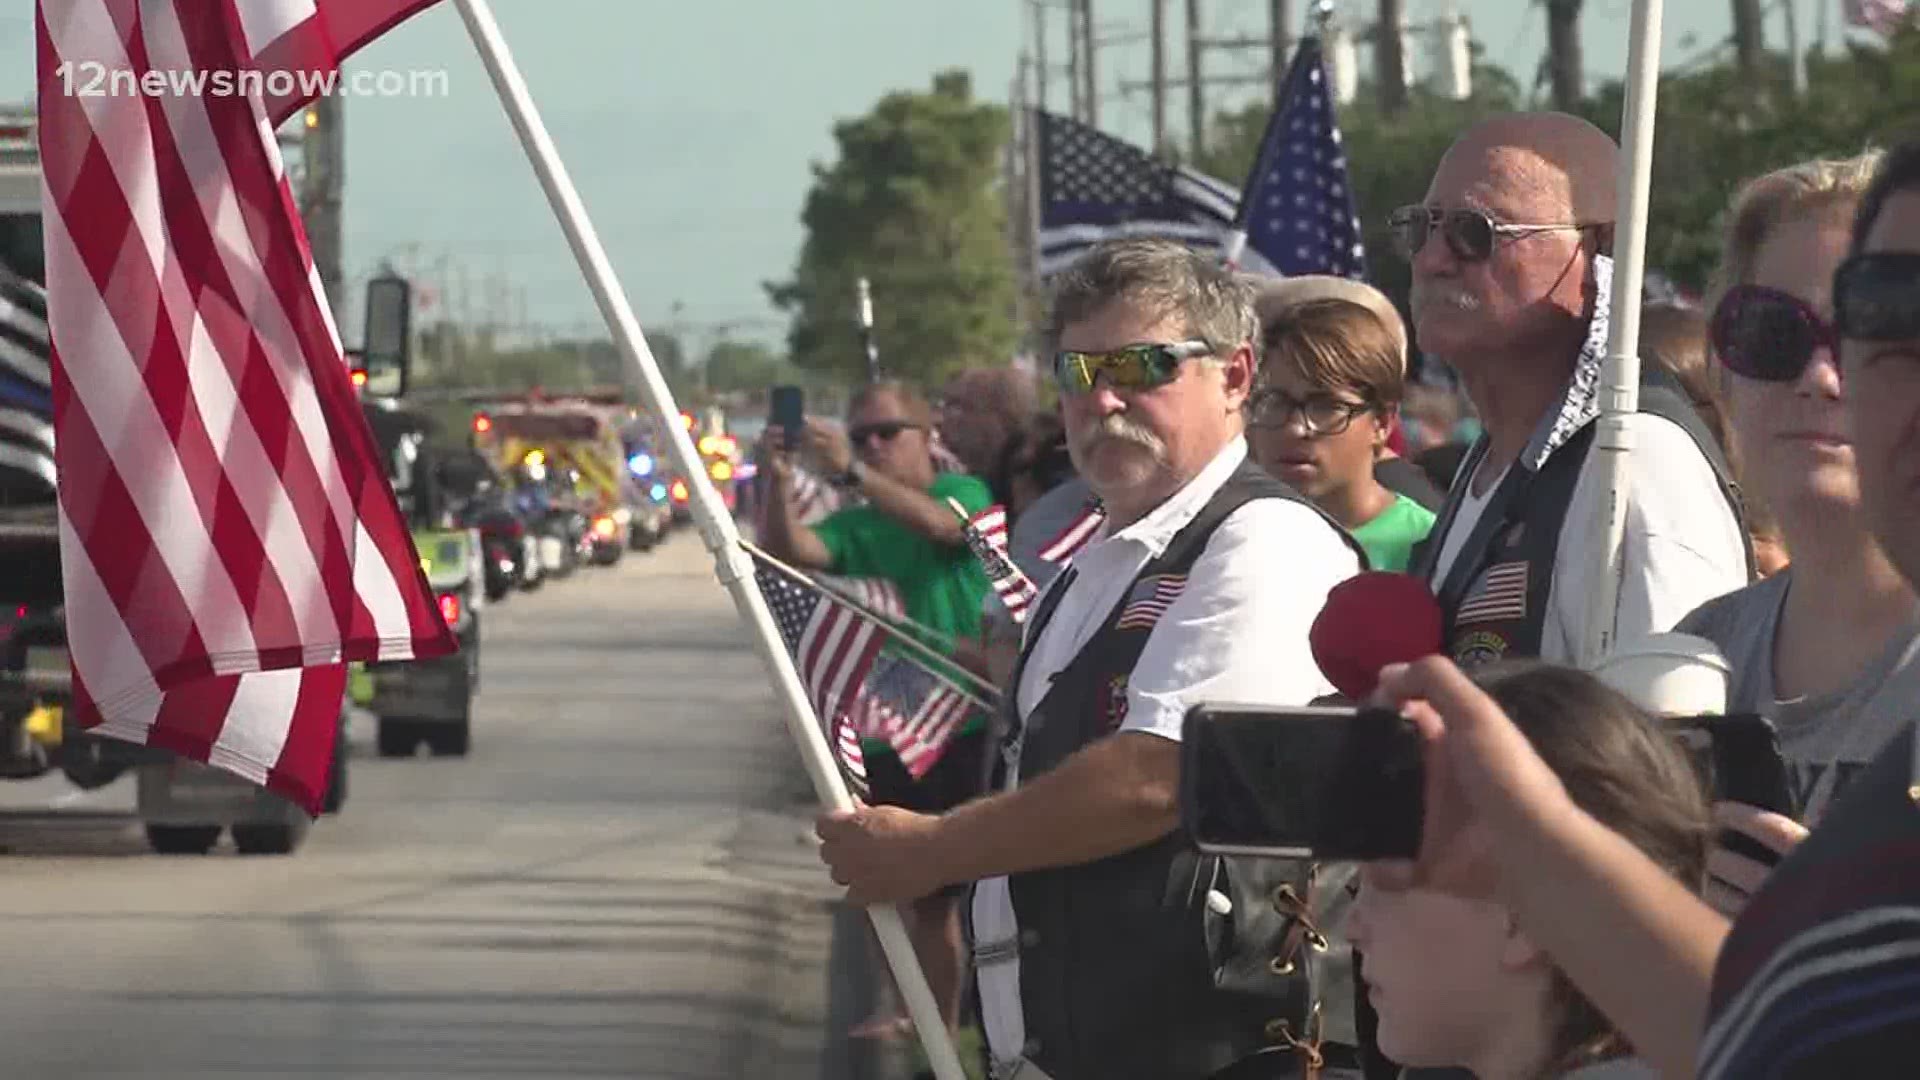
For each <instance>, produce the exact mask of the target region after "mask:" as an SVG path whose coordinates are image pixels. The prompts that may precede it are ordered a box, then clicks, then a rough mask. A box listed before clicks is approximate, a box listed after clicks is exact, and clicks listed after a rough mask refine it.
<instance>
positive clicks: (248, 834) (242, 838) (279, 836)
mask: <svg viewBox="0 0 1920 1080" xmlns="http://www.w3.org/2000/svg"><path fill="white" fill-rule="evenodd" d="M306 838H307V823H306V822H305V821H304V820H302V821H296V822H291V823H287V824H282V825H235V826H234V827H233V846H234V847H236V848H238V849H240V854H242V855H291V854H293V853H294V852H295V851H297V850H299V848H300V841H302V840H305V839H306Z"/></svg>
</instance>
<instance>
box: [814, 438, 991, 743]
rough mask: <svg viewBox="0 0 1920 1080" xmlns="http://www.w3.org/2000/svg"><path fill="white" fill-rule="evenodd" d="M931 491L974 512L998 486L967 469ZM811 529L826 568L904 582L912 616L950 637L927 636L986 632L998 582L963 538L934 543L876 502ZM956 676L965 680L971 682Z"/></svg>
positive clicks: (943, 647) (973, 722)
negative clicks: (983, 615) (989, 601)
mask: <svg viewBox="0 0 1920 1080" xmlns="http://www.w3.org/2000/svg"><path fill="white" fill-rule="evenodd" d="M927 494H928V495H929V496H930V497H932V499H933V500H934V501H935V502H937V503H939V504H941V505H942V506H945V505H946V501H947V500H948V499H953V500H954V501H956V502H958V503H959V504H960V505H961V506H963V507H965V508H966V510H967V513H968V515H969V516H971V515H973V514H977V513H979V512H980V511H982V510H985V509H986V508H987V507H988V506H991V505H992V504H993V493H992V492H991V491H990V490H988V488H987V485H986V484H985V483H983V482H981V481H980V480H978V479H977V478H975V477H972V476H967V475H964V474H961V473H941V474H939V475H938V476H936V477H934V479H933V486H932V487H929V488H928V489H927ZM813 532H814V535H816V536H818V537H819V538H820V542H821V543H822V544H824V545H826V548H827V553H828V554H829V555H831V556H832V557H833V565H832V566H830V567H828V568H827V572H828V573H831V574H840V575H843V576H845V577H869V578H882V579H885V580H887V581H891V582H893V583H894V584H895V585H896V586H898V587H899V589H900V598H901V601H902V602H903V603H904V604H905V605H906V609H907V618H909V619H912V620H913V621H914V622H917V623H919V624H920V625H922V626H925V627H927V628H928V629H930V630H934V631H937V632H939V633H941V634H943V635H946V637H947V639H948V641H946V642H940V641H928V642H926V644H928V645H931V646H932V647H934V648H936V649H938V650H940V651H941V652H943V653H950V652H951V651H952V645H951V642H952V641H956V640H959V639H962V638H977V637H979V636H980V607H981V601H983V600H984V599H986V595H987V593H989V592H991V591H992V588H993V587H992V585H991V584H990V583H989V582H988V581H987V574H986V571H984V570H982V569H981V568H980V560H978V559H976V558H974V557H973V552H972V551H970V550H968V548H967V546H966V545H965V544H955V545H953V546H951V547H949V546H946V545H942V544H936V543H934V542H933V541H932V540H929V539H927V538H926V537H924V536H921V535H920V534H919V533H917V532H914V531H913V530H912V529H910V528H908V527H907V526H906V525H905V524H904V523H902V522H900V521H898V520H896V519H894V518H892V517H889V516H887V515H886V514H885V513H884V512H882V511H881V510H880V509H879V508H878V507H875V506H873V505H871V504H868V505H865V506H854V507H849V508H847V509H845V510H842V511H839V512H838V513H836V514H833V515H831V516H829V517H828V518H827V519H826V520H825V521H822V522H820V523H819V524H817V525H815V526H814V527H813ZM956 681H957V682H959V684H960V685H961V686H963V687H964V686H970V685H971V684H970V683H969V682H966V681H963V680H956ZM983 722H984V720H983V718H982V717H980V716H979V715H978V714H976V715H975V716H974V717H972V718H970V719H969V720H968V721H967V723H966V725H965V726H964V727H963V728H962V729H961V730H962V731H969V732H970V731H973V730H976V729H977V728H979V727H980V726H981V725H982V723H983Z"/></svg>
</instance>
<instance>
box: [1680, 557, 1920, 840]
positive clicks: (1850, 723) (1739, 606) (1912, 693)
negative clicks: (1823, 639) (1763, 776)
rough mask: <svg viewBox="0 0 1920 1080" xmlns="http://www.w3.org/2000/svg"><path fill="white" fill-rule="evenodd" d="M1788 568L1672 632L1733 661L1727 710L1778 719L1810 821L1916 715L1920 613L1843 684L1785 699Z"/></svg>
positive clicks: (1700, 611)
mask: <svg viewBox="0 0 1920 1080" xmlns="http://www.w3.org/2000/svg"><path fill="white" fill-rule="evenodd" d="M1792 574H1793V571H1792V570H1791V569H1789V570H1783V571H1781V572H1780V573H1778V574H1775V575H1774V576H1772V577H1770V578H1765V579H1763V580H1760V581H1757V582H1754V583H1753V584H1752V585H1748V586H1747V587H1746V588H1744V589H1739V590H1737V591H1734V592H1730V593H1728V594H1727V595H1725V596H1722V597H1719V598H1717V599H1714V600H1709V601H1708V602H1706V603H1705V604H1702V605H1700V606H1699V607H1698V608H1695V609H1694V610H1693V611H1691V612H1689V613H1688V614H1687V616H1686V618H1684V619H1681V620H1680V622H1679V625H1677V626H1675V627H1674V629H1675V630H1677V631H1679V632H1680V633H1683V634H1695V635H1697V636H1699V637H1703V638H1706V639H1708V640H1709V641H1712V642H1713V643H1714V644H1715V645H1718V646H1719V647H1720V651H1721V652H1722V653H1725V654H1726V657H1727V660H1728V662H1730V663H1731V664H1732V665H1733V677H1732V679H1731V680H1730V682H1729V684H1728V687H1727V711H1728V712H1729V713H1756V712H1757V713H1759V714H1761V715H1762V716H1765V717H1767V718H1768V719H1770V720H1772V721H1773V725H1774V727H1775V728H1777V729H1778V730H1779V732H1780V753H1781V756H1782V757H1784V758H1786V759H1787V768H1788V770H1789V772H1790V773H1791V775H1792V779H1793V785H1794V793H1795V796H1796V798H1797V800H1798V801H1799V804H1800V806H1801V808H1802V814H1801V817H1802V819H1803V820H1804V821H1805V822H1806V824H1808V825H1813V824H1816V823H1818V822H1819V820H1820V815H1821V814H1822V813H1823V812H1824V811H1825V810H1826V808H1827V805H1828V804H1829V803H1831V802H1832V801H1833V797H1834V795H1836V794H1837V793H1838V792H1839V791H1840V790H1841V789H1843V788H1845V787H1846V785H1847V782H1848V781H1850V780H1852V779H1853V777H1854V775H1855V774H1856V773H1858V772H1859V771H1860V769H1861V768H1862V767H1863V766H1865V765H1866V763H1867V762H1868V761H1869V760H1871V759H1872V758H1873V755H1874V753H1875V752H1876V751H1878V750H1879V749H1880V748H1881V747H1882V746H1884V745H1885V744H1886V743H1887V741H1888V740H1890V739H1892V738H1893V737H1894V736H1895V735H1898V734H1899V733H1900V732H1901V731H1902V730H1903V729H1905V728H1906V727H1907V726H1908V725H1909V724H1912V723H1913V722H1914V721H1915V720H1916V719H1920V617H1916V620H1915V621H1914V622H1913V623H1911V624H1909V626H1908V629H1907V630H1906V631H1905V632H1903V633H1900V634H1896V635H1895V636H1894V639H1893V640H1891V641H1889V642H1888V643H1887V647H1886V648H1885V649H1884V650H1882V651H1881V653H1880V655H1879V656H1878V657H1877V658H1875V659H1874V660H1873V662H1871V663H1869V664H1868V665H1867V666H1866V668H1865V669H1864V670H1862V671H1861V672H1860V673H1859V674H1858V675H1857V676H1855V677H1854V678H1853V679H1852V680H1850V681H1849V682H1848V683H1847V685H1845V686H1843V687H1840V688H1839V689H1837V690H1833V691H1830V692H1828V693H1824V694H1810V695H1805V696H1802V697H1797V698H1791V699H1788V700H1781V699H1780V698H1779V697H1778V696H1777V695H1776V694H1775V691H1774V686H1773V638H1774V633H1775V630H1776V629H1777V628H1778V626H1779V624H1780V611H1781V608H1782V606H1783V605H1784V604H1785V603H1786V599H1787V590H1788V589H1789V588H1791V587H1792Z"/></svg>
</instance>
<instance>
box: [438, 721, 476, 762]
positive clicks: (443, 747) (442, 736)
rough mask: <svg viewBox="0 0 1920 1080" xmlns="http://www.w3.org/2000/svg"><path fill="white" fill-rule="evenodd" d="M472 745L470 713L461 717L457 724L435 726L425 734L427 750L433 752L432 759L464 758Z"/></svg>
mask: <svg viewBox="0 0 1920 1080" xmlns="http://www.w3.org/2000/svg"><path fill="white" fill-rule="evenodd" d="M472 745H473V717H472V715H471V713H469V714H468V715H467V716H463V717H461V718H460V720H459V722H458V723H453V724H445V725H435V726H434V728H433V729H432V730H431V731H430V732H428V734H427V748H428V749H430V750H432V751H433V756H434V757H466V756H467V750H468V748H469V747H471V746H472Z"/></svg>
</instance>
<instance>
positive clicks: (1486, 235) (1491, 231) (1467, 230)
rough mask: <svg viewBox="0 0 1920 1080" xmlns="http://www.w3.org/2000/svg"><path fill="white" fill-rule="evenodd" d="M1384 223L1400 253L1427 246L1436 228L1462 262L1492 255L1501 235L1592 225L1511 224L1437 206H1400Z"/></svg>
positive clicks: (1416, 251)
mask: <svg viewBox="0 0 1920 1080" xmlns="http://www.w3.org/2000/svg"><path fill="white" fill-rule="evenodd" d="M1387 227H1388V228H1390V229H1392V230H1393V239H1394V244H1395V245H1396V246H1397V247H1398V248H1399V249H1400V254H1401V255H1402V256H1404V257H1405V258H1408V259H1411V258H1413V257H1414V256H1415V255H1418V254H1420V249H1421V248H1424V247H1426V246H1427V238H1428V237H1430V236H1432V235H1433V234H1434V231H1435V230H1436V229H1437V230H1439V232H1440V235H1441V236H1443V237H1445V238H1446V241H1447V250H1448V251H1451V252H1453V257H1454V258H1456V259H1458V260H1460V261H1461V262H1482V261H1484V260H1486V259H1490V258H1492V257H1493V247H1494V244H1495V243H1497V242H1498V241H1499V239H1500V238H1501V237H1503V236H1511V237H1521V236H1532V235H1533V234H1535V233H1546V232H1568V231H1573V232H1578V231H1579V230H1581V229H1590V228H1592V227H1593V226H1592V225H1590V224H1589V225H1582V224H1578V223H1575V222H1562V223H1559V224H1554V225H1513V224H1508V223H1506V222H1500V221H1495V220H1493V218H1492V217H1489V216H1488V215H1486V214H1483V213H1481V212H1480V211H1478V210H1465V209H1462V210H1439V209H1435V208H1434V207H1431V206H1403V207H1401V208H1400V209H1398V210H1395V211H1394V212H1393V213H1391V214H1388V215H1387Z"/></svg>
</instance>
